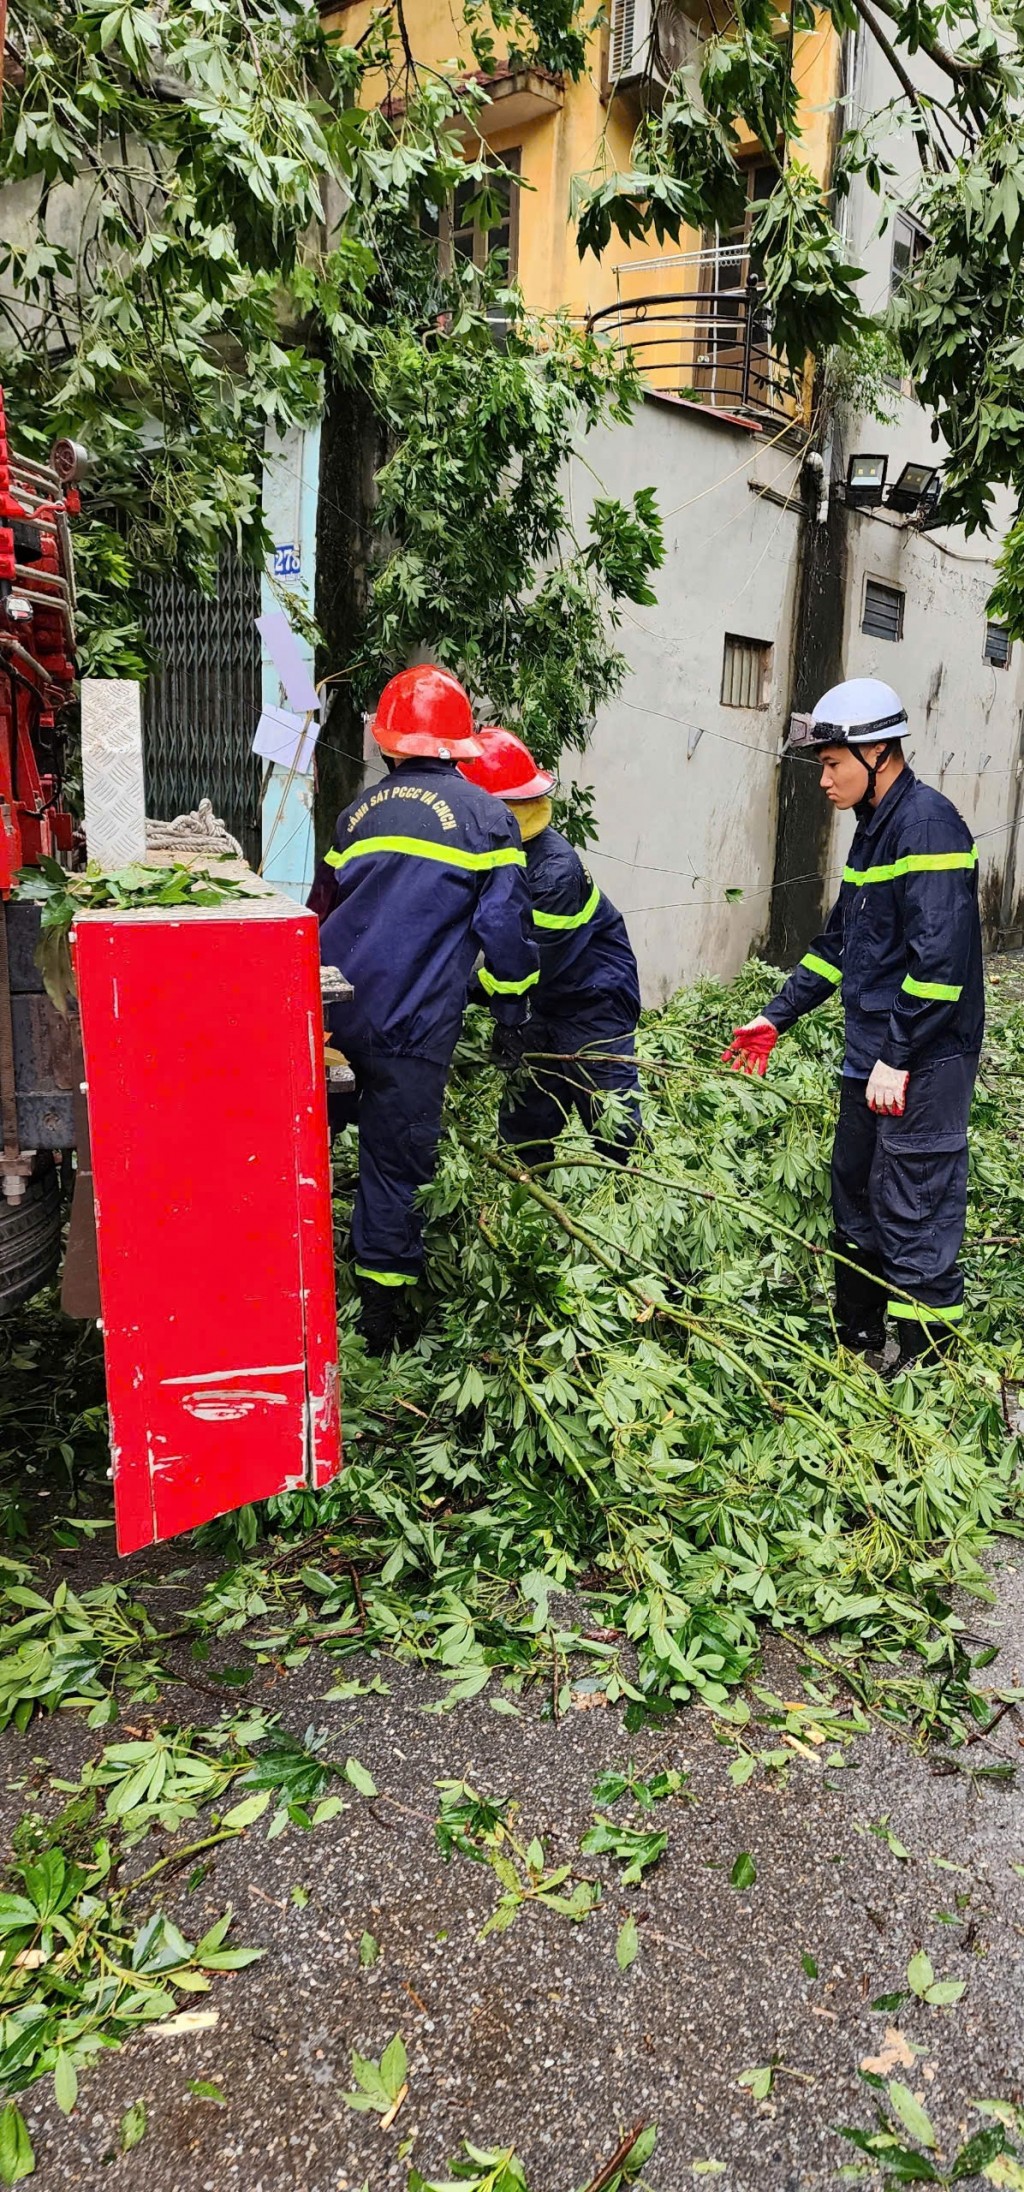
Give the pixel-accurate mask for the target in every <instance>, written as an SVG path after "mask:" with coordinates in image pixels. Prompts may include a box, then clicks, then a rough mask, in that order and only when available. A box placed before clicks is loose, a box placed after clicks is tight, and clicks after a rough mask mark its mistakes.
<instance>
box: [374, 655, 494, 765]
mask: <svg viewBox="0 0 1024 2192" xmlns="http://www.w3.org/2000/svg"><path fill="white" fill-rule="evenodd" d="M370 728H371V730H372V732H373V735H374V737H375V739H376V741H377V744H378V746H379V747H380V748H381V751H382V752H383V753H386V754H396V755H406V756H408V755H410V754H423V755H425V756H427V757H432V758H434V759H435V760H438V761H462V760H468V759H469V758H470V757H471V756H472V755H473V754H482V753H483V750H484V749H483V747H482V745H481V744H480V740H479V739H478V738H477V737H475V736H474V732H473V710H472V708H471V706H470V701H469V694H468V693H467V692H466V690H465V687H464V686H462V685H460V684H459V681H458V678H457V677H453V676H452V673H451V671H450V670H441V669H439V668H438V666H437V664H436V662H417V663H416V665H415V667H414V668H413V669H411V670H399V673H398V676H397V677H392V678H390V679H389V680H388V683H387V684H386V685H385V687H384V690H383V692H382V694H381V696H380V699H379V700H378V702H377V713H376V715H375V716H374V718H373V722H372V724H371V726H370Z"/></svg>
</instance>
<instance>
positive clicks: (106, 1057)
mask: <svg viewBox="0 0 1024 2192" xmlns="http://www.w3.org/2000/svg"><path fill="white" fill-rule="evenodd" d="M81 463H82V452H81V451H80V450H78V449H77V448H76V446H75V445H74V444H73V443H71V442H59V443H58V444H57V445H56V447H55V448H54V450H53V452H52V455H51V460H50V462H49V464H46V465H44V464H39V463H36V462H35V461H33V460H30V459H28V458H25V457H20V456H18V455H16V454H14V453H13V452H12V450H11V448H10V445H9V442H8V438H7V432H6V427H5V424H4V412H3V404H2V396H0V1190H2V1193H0V1313H3V1312H5V1311H8V1312H9V1311H10V1310H11V1309H13V1308H15V1307H16V1306H17V1305H18V1304H20V1303H23V1302H25V1301H26V1300H28V1299H29V1297H30V1296H31V1295H33V1294H34V1293H35V1292H36V1291H37V1290H38V1289H39V1288H40V1287H41V1286H43V1285H45V1284H47V1283H49V1282H50V1281H51V1280H53V1279H54V1277H55V1276H56V1273H57V1269H58V1265H59V1261H60V1257H61V1248H62V1231H63V1211H64V1200H63V1198H62V1193H61V1186H62V1181H63V1183H64V1184H65V1185H67V1184H68V1183H69V1181H70V1179H71V1177H73V1178H74V1201H73V1204H72V1215H71V1226H70V1238H69V1245H68V1252H67V1258H66V1262H65V1269H64V1282H63V1294H62V1300H63V1306H64V1307H65V1309H66V1310H67V1311H68V1312H69V1313H73V1314H79V1315H91V1316H95V1317H96V1319H97V1322H98V1323H99V1324H100V1326H101V1329H102V1331H103V1343H104V1355H105V1364H106V1376H107V1396H108V1403H109V1412H110V1438H111V1474H112V1478H113V1487H114V1506H115V1519H116V1523H117V1536H118V1547H119V1550H120V1551H121V1552H130V1551H132V1550H134V1549H136V1548H137V1547H139V1546H143V1545H146V1544H149V1543H152V1542H153V1541H155V1540H157V1539H161V1538H165V1537H170V1536H173V1535H174V1534H176V1533H177V1532H178V1531H182V1530H186V1529H191V1528H193V1527H195V1526H196V1524H198V1523H200V1522H204V1521H207V1520H209V1519H211V1518H212V1517H213V1516H214V1515H217V1514H223V1513H226V1512H228V1511H230V1510H231V1509H232V1508H235V1507H238V1506H240V1505H243V1504H246V1503H247V1502H249V1501H251V1500H260V1499H264V1498H267V1497H269V1496H270V1495H271V1494H273V1493H278V1492H282V1491H287V1490H295V1489H298V1488H300V1487H303V1486H312V1487H317V1486H319V1485H322V1484H324V1483H326V1482H327V1481H328V1479H329V1478H330V1477H331V1476H332V1475H333V1474H334V1472H335V1470H336V1469H337V1468H338V1466H339V1462H340V1428H339V1403H338V1378H337V1328H336V1311H335V1296H334V1266H333V1247H332V1227H331V1192H330V1164H329V1142H328V1129H327V1102H326V1081H325V1068H324V1030H323V1003H322V994H321V970H320V963H319V949H318V937H317V924H316V920H315V917H314V916H313V915H312V914H310V913H307V912H306V911H305V910H304V909H303V908H299V907H297V906H295V905H294V904H293V903H292V902H291V901H290V900H288V899H284V898H281V897H279V896H278V894H277V893H276V892H274V891H272V890H271V889H270V888H269V887H268V886H266V885H264V884H262V883H261V881H260V880H259V878H257V877H256V876H253V875H251V874H249V875H248V876H247V879H246V880H245V881H244V885H243V888H242V889H241V890H240V891H239V893H238V894H237V895H234V896H227V895H225V896H224V897H223V899H222V900H219V901H218V902H217V903H215V904H202V903H197V904H194V905H192V904H184V905H166V906H160V905H151V904H148V905H146V906H141V907H138V908H134V909H133V908H131V907H130V906H126V907H124V908H120V909H118V908H113V907H111V908H110V909H106V908H103V909H96V910H90V911H88V912H84V913H82V914H80V915H79V916H78V918H77V920H76V921H75V924H74V930H73V933H72V951H73V959H74V967H75V990H76V998H75V1000H74V1001H73V1002H72V1003H71V1005H70V1006H69V1009H68V1010H67V1012H62V1011H60V1010H59V1009H58V1007H57V1006H56V1005H55V1004H54V1003H53V1002H51V999H50V997H49V996H48V995H47V993H46V990H45V988H44V984H43V979H42V974H41V972H40V969H39V965H38V947H39V936H40V915H39V907H38V904H36V903H34V902H33V901H32V899H31V897H28V896H25V895H23V894H19V876H20V875H24V872H25V871H26V870H28V871H31V870H32V869H33V868H38V867H39V865H40V863H41V862H43V861H56V862H58V863H60V864H62V865H64V866H72V867H73V866H75V865H81V864H82V863H83V862H84V861H85V859H86V858H87V854H88V844H87V834H88V812H87V813H86V817H85V820H86V831H85V834H83V831H82V828H81V826H80V824H79V823H77V822H76V821H75V819H74V818H73V815H72V813H71V811H70V809H69V806H68V804H67V801H66V798H65V752H66V748H67V745H68V731H69V726H71V725H72V724H73V720H74V719H73V713H72V710H73V704H74V701H75V697H76V683H75V680H76V663H75V589H74V570H73V557H72V548H71V534H70V526H69V521H70V520H71V519H73V518H74V516H75V515H76V514H77V511H78V506H79V504H78V488H77V485H76V478H77V476H78V474H79V471H80V468H81ZM99 699H100V702H101V703H102V699H103V695H102V692H100V694H99ZM209 895H210V894H209V893H206V896H207V897H209Z"/></svg>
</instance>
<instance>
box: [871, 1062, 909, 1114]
mask: <svg viewBox="0 0 1024 2192" xmlns="http://www.w3.org/2000/svg"><path fill="white" fill-rule="evenodd" d="M909 1080H910V1074H909V1073H904V1072H903V1071H902V1069H901V1068H900V1067H899V1066H887V1065H886V1063H885V1060H884V1058H876V1060H875V1063H874V1065H873V1066H872V1068H871V1078H870V1080H869V1082H868V1085H867V1103H868V1110H869V1111H876V1112H880V1113H881V1115H882V1117H883V1118H885V1117H887V1116H888V1117H891V1118H894V1119H902V1117H903V1114H904V1112H905V1111H906V1108H907V1084H908V1082H909Z"/></svg>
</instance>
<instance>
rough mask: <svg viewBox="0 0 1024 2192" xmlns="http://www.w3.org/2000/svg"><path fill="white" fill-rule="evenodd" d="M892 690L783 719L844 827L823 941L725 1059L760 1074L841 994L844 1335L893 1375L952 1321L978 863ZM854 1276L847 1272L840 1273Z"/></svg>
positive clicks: (936, 1343) (837, 1158) (970, 1069)
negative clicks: (794, 721)
mask: <svg viewBox="0 0 1024 2192" xmlns="http://www.w3.org/2000/svg"><path fill="white" fill-rule="evenodd" d="M907 734H908V725H907V717H906V710H905V709H904V707H903V705H902V702H901V701H900V700H899V698H898V697H897V695H896V693H894V692H893V690H892V688H891V686H888V685H883V684H881V683H879V682H878V680H877V679H875V678H854V679H852V680H851V681H850V682H849V683H847V684H845V685H837V686H835V687H833V689H832V691H831V692H828V693H826V694H825V697H824V699H823V700H819V702H818V705H817V707H816V708H815V710H814V713H813V715H812V716H811V718H810V720H809V722H807V721H806V720H805V721H804V722H803V723H802V724H800V725H794V730H793V733H792V734H791V740H790V750H791V751H796V752H800V751H803V752H805V753H807V754H808V755H813V756H814V757H815V758H816V760H817V761H818V762H819V763H820V766H821V788H822V791H823V792H824V794H825V797H826V799H828V800H829V801H830V803H831V805H832V806H833V807H835V808H837V809H838V810H839V811H840V812H842V811H844V810H845V809H846V808H849V807H853V808H854V810H855V812H856V815H857V831H856V835H855V837H854V840H853V844H852V845H851V847H850V853H849V858H848V860H847V864H846V866H845V868H844V870H843V880H842V886H841V888H840V892H839V897H838V899H837V900H836V903H835V905H834V906H833V908H832V911H831V913H830V914H829V917H828V921H827V923H826V925H825V928H824V930H823V932H822V934H821V935H820V936H819V937H817V938H816V939H815V941H814V943H813V944H812V945H811V947H810V949H809V950H808V951H806V952H805V953H804V956H803V959H802V960H801V962H800V964H799V966H798V967H796V968H794V971H793V973H792V974H791V975H790V977H789V980H788V981H787V982H785V983H784V984H783V987H782V989H781V990H780V991H779V994H778V996H777V997H773V998H772V1000H771V1003H770V1004H768V1005H766V1006H765V1009H764V1011H763V1013H761V1014H759V1015H758V1017H757V1018H756V1019H755V1020H751V1021H750V1022H749V1023H748V1024H747V1025H746V1026H745V1027H741V1028H737V1029H736V1031H735V1035H734V1039H733V1043H732V1045H731V1048H730V1050H728V1051H727V1052H726V1053H725V1056H726V1058H727V1059H730V1060H731V1061H732V1062H733V1063H734V1064H735V1065H736V1066H737V1067H740V1068H745V1069H746V1070H747V1071H748V1072H759V1073H763V1072H764V1071H765V1067H766V1064H767V1060H768V1055H769V1053H770V1051H771V1049H772V1047H773V1045H774V1044H775V1042H776V1040H777V1038H778V1036H779V1035H781V1034H783V1033H784V1032H785V1030H786V1029H787V1028H789V1027H792V1025H793V1022H794V1021H795V1020H797V1019H799V1018H800V1016H801V1014H802V1013H805V1012H810V1011H812V1010H813V1009H814V1007H815V1005H819V1004H821V1003H822V1002H823V1000H824V999H825V998H826V997H831V996H832V995H833V993H834V991H835V990H836V989H837V988H838V987H839V985H840V983H841V984H842V993H843V1006H844V1011H845V1019H846V1052H845V1058H844V1062H843V1080H842V1094H841V1098H840V1106H839V1122H838V1125H837V1128H836V1137H835V1146H834V1149H833V1153H832V1208H833V1214H834V1218H835V1227H836V1232H835V1243H834V1245H835V1248H836V1251H837V1254H838V1256H839V1257H840V1258H841V1259H845V1260H844V1261H839V1262H838V1263H837V1265H836V1321H837V1326H838V1333H839V1338H840V1340H841V1342H842V1343H843V1344H844V1345H845V1346H847V1347H852V1348H857V1349H860V1350H861V1351H863V1352H873V1351H875V1350H878V1349H880V1348H882V1347H883V1346H884V1344H885V1315H886V1309H887V1308H888V1313H889V1315H890V1316H891V1317H892V1318H893V1320H894V1323H895V1329H896V1332H897V1335H898V1339H899V1356H898V1361H897V1367H900V1366H902V1365H903V1364H906V1363H909V1362H911V1361H913V1360H915V1359H916V1358H917V1357H919V1356H921V1357H930V1358H931V1359H932V1360H934V1359H935V1356H936V1355H937V1354H938V1353H939V1352H941V1351H942V1350H944V1349H945V1348H946V1347H947V1345H948V1344H949V1341H950V1340H951V1338H952V1337H953V1334H954V1332H955V1330H956V1326H957V1323H958V1322H959V1320H960V1319H961V1318H962V1317H963V1293H964V1286H963V1278H962V1275H961V1273H960V1271H959V1269H958V1267H957V1257H958V1255H959V1252H960V1244H961V1241H962V1239H963V1231H964V1219H965V1213H966V1204H967V1119H968V1113H969V1111H970V1106H971V1095H972V1092H973V1088H974V1080H975V1075H976V1072H977V1068H978V1053H979V1051H980V1049H981V1040H982V1034H983V1032H984V986H983V975H982V954H981V924H980V920H979V915H978V855H977V851H976V849H975V846H974V843H973V841H972V838H971V833H970V830H969V829H968V827H967V824H966V822H965V821H964V820H963V818H962V816H961V815H959V814H958V813H957V810H956V808H955V807H954V806H953V805H952V804H951V802H950V801H949V800H948V799H946V798H945V797H944V796H943V794H942V793H941V792H937V791H933V790H932V789H931V787H930V786H929V785H927V784H921V783H919V782H918V780H917V778H916V776H915V775H914V774H913V771H912V770H911V769H910V768H909V767H908V765H907V763H906V761H905V760H904V756H903V740H904V738H906V736H907ZM851 1267H853V1268H851Z"/></svg>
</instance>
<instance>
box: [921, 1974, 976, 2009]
mask: <svg viewBox="0 0 1024 2192" xmlns="http://www.w3.org/2000/svg"><path fill="white" fill-rule="evenodd" d="M966 1992H967V1981H966V1979H936V1981H935V1984H934V1986H930V1987H928V1988H926V1990H925V1997H924V1998H925V2001H926V2002H930V2003H931V2004H932V2005H933V2007H934V2008H940V2007H943V2008H944V2007H946V2006H948V2004H949V2003H950V2002H958V2001H959V2000H960V1997H961V1995H962V1994H966Z"/></svg>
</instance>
